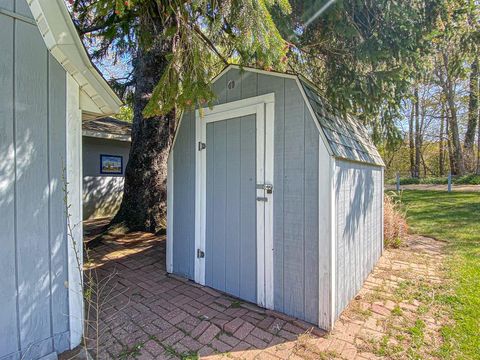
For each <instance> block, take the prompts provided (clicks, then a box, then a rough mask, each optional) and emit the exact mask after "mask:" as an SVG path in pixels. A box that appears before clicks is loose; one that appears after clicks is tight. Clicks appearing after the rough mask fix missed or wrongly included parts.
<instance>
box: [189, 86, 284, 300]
mask: <svg viewBox="0 0 480 360" xmlns="http://www.w3.org/2000/svg"><path fill="white" fill-rule="evenodd" d="M274 109H275V95H274V93H270V94H266V95H261V96H255V97H251V98H248V99H243V100H239V101H233V102H229V103H226V104H221V105H217V106H215V107H214V108H213V109H208V108H205V109H201V110H197V111H196V112H195V124H196V126H195V129H196V143H195V147H196V157H195V158H196V159H195V160H196V165H195V254H194V257H195V282H197V283H200V284H202V285H205V258H198V257H197V249H200V250H202V251H205V231H206V193H207V184H206V161H207V157H206V151H204V150H199V148H198V146H199V143H206V126H207V123H210V122H214V121H221V120H226V119H230V118H235V117H240V116H246V115H251V114H255V115H256V141H257V154H256V157H257V158H256V159H257V183H258V184H273V169H274V156H273V151H274V148H273V144H274V142H273V139H274V126H273V125H274V118H275V115H274ZM256 195H257V197H266V198H267V201H265V202H264V201H257V259H259V261H258V260H257V304H258V305H260V306H263V307H266V308H268V309H273V194H267V193H266V191H265V190H264V189H257V190H256Z"/></svg>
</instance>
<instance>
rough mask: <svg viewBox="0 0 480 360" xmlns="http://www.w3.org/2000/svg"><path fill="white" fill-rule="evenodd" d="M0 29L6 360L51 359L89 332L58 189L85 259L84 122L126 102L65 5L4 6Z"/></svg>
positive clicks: (0, 240)
mask: <svg viewBox="0 0 480 360" xmlns="http://www.w3.org/2000/svg"><path fill="white" fill-rule="evenodd" d="M0 29H1V31H0V45H1V53H0V229H1V231H0V244H1V246H2V250H1V251H0V272H1V273H2V276H1V277H0V294H1V296H0V359H2V360H4V359H5V360H6V359H41V358H45V359H52V358H56V354H57V353H60V352H63V351H65V350H67V349H71V348H73V347H75V346H77V345H78V344H79V343H80V340H81V336H82V326H83V314H82V302H83V297H82V289H81V287H80V274H81V273H80V271H79V267H78V263H77V260H76V257H75V249H74V246H73V242H72V240H71V238H70V237H69V236H68V234H67V232H68V231H67V216H66V204H65V201H64V192H63V190H62V189H63V187H64V186H65V184H68V197H67V202H68V204H69V205H70V208H69V213H70V214H71V215H70V217H69V218H70V219H69V220H70V223H71V225H76V226H75V227H74V230H73V233H72V235H73V237H74V238H75V240H76V245H77V247H78V248H77V249H76V250H77V253H78V254H80V257H81V254H82V251H81V248H80V247H81V242H82V226H81V221H82V149H81V148H82V119H85V118H96V117H104V116H108V115H110V114H113V113H116V112H117V111H118V109H119V106H120V105H121V102H120V100H119V99H118V97H117V96H116V95H115V94H114V92H113V91H112V90H111V89H110V87H109V86H108V84H107V82H106V81H105V80H104V79H103V78H102V76H101V75H100V74H99V73H98V71H97V70H96V69H95V67H94V66H93V65H92V64H91V62H90V60H89V58H88V55H87V53H86V51H85V49H84V47H83V45H82V43H81V41H80V39H79V37H78V35H77V32H76V29H75V27H74V25H73V23H72V20H71V18H70V15H69V13H68V10H67V9H66V7H65V4H64V2H63V0H28V1H26V0H1V1H0ZM80 260H81V259H80Z"/></svg>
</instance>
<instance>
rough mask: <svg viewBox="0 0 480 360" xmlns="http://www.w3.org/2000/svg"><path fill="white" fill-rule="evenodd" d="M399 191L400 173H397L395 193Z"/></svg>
mask: <svg viewBox="0 0 480 360" xmlns="http://www.w3.org/2000/svg"><path fill="white" fill-rule="evenodd" d="M398 191H400V173H399V172H398V171H397V192H398Z"/></svg>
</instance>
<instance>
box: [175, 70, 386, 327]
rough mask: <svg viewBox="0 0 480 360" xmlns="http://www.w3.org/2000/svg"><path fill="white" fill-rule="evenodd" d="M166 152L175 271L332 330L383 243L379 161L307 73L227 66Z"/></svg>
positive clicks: (362, 134)
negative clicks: (208, 102) (206, 103)
mask: <svg viewBox="0 0 480 360" xmlns="http://www.w3.org/2000/svg"><path fill="white" fill-rule="evenodd" d="M212 86H213V90H214V93H215V95H216V96H217V100H216V102H215V106H214V107H213V108H212V109H208V108H207V109H202V110H201V111H199V110H196V111H195V112H194V111H188V112H186V113H184V114H183V116H182V118H181V121H180V124H179V126H178V130H177V133H176V137H175V140H174V144H173V147H172V150H171V153H170V156H169V163H168V166H169V176H168V227H167V271H168V272H170V273H174V274H177V275H181V276H184V277H186V278H189V279H192V280H194V281H196V282H197V283H200V284H202V285H206V286H209V287H212V288H214V289H217V290H220V291H222V292H225V293H228V294H231V295H233V296H235V297H238V298H240V299H243V300H246V301H249V302H253V303H256V304H259V305H260V306H263V307H266V308H269V309H274V310H277V311H280V312H283V313H286V314H288V315H290V316H293V317H297V318H300V319H303V320H306V321H308V322H310V323H313V324H316V325H318V326H319V327H320V328H323V329H331V328H332V326H333V323H334V321H335V320H336V319H337V317H338V316H339V314H340V313H341V311H342V310H343V309H344V308H345V307H346V305H347V304H348V302H349V301H350V300H351V299H352V298H353V297H354V296H355V295H356V294H357V292H358V291H359V290H360V288H361V286H362V284H363V281H364V280H365V279H366V277H367V276H368V274H369V273H370V272H371V271H372V269H373V267H374V265H375V263H376V261H377V260H378V258H379V257H380V255H381V253H382V248H383V225H382V224H383V167H384V164H383V161H382V159H381V157H380V156H379V154H378V151H377V149H376V148H375V146H374V145H373V144H372V143H371V141H370V139H369V136H368V134H367V132H366V130H365V129H364V127H363V126H362V125H361V124H360V123H359V122H358V121H355V120H354V119H352V118H351V117H341V116H339V115H337V114H336V113H335V111H334V110H333V109H331V108H330V107H329V106H328V104H327V103H326V102H325V101H324V100H323V99H322V98H321V97H320V96H319V95H318V93H317V92H316V90H315V89H314V88H313V87H312V86H311V85H310V84H309V83H308V82H307V81H305V80H304V79H302V78H300V77H298V76H295V75H291V74H283V73H273V72H266V71H261V70H257V69H250V68H244V69H240V68H238V67H237V66H233V65H231V66H228V67H227V68H226V69H225V70H224V71H223V72H222V73H221V74H220V75H219V76H217V77H216V79H214V81H213V85H212Z"/></svg>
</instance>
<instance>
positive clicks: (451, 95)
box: [442, 53, 465, 175]
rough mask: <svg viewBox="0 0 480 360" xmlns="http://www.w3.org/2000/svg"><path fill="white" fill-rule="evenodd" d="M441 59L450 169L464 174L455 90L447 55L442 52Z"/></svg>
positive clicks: (455, 172)
mask: <svg viewBox="0 0 480 360" xmlns="http://www.w3.org/2000/svg"><path fill="white" fill-rule="evenodd" d="M442 55H443V61H444V66H445V69H446V71H445V72H446V74H445V75H446V76H445V80H444V81H442V87H443V90H444V93H445V98H446V100H447V108H448V112H449V114H448V115H449V116H448V122H449V128H450V136H449V138H450V145H451V151H449V153H450V163H451V171H452V174H454V175H463V174H465V165H464V160H463V151H462V145H461V143H460V135H459V132H458V119H457V107H456V104H455V90H454V86H453V81H452V79H451V77H450V75H449V73H448V55H447V54H446V53H443V54H442Z"/></svg>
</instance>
